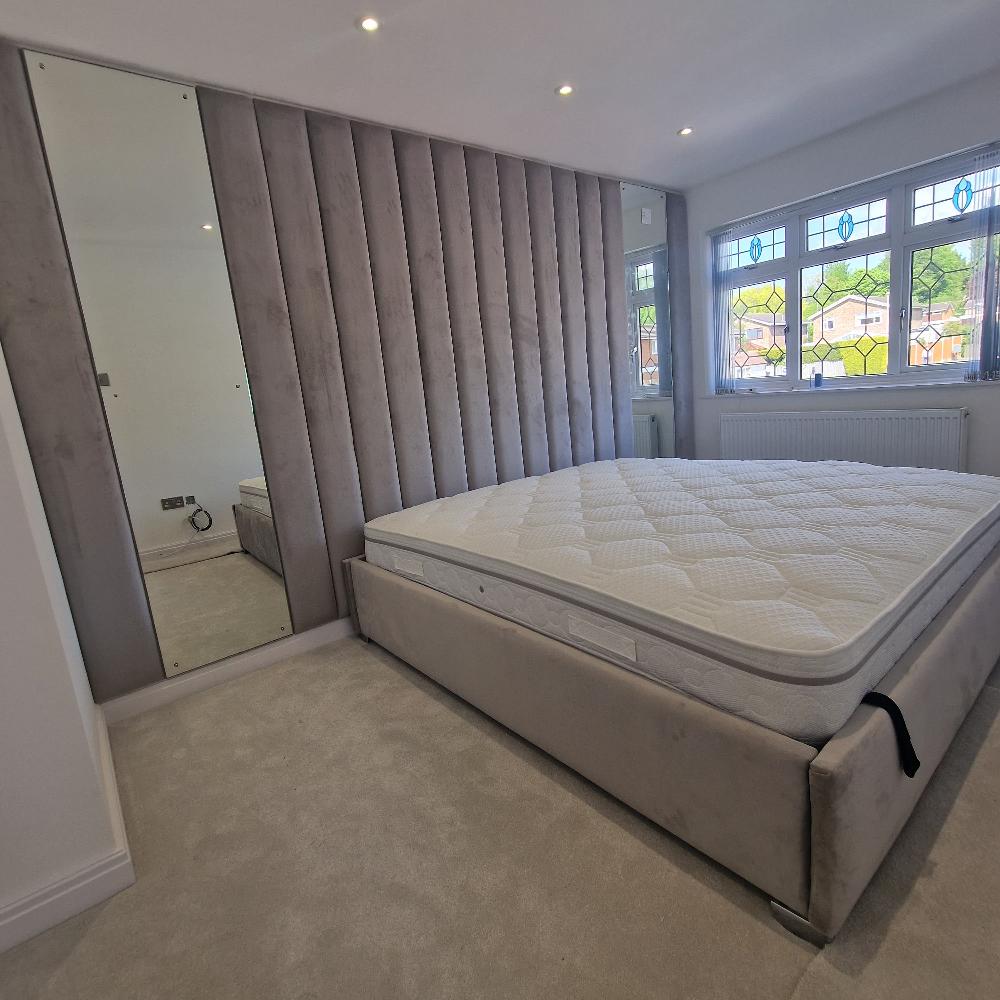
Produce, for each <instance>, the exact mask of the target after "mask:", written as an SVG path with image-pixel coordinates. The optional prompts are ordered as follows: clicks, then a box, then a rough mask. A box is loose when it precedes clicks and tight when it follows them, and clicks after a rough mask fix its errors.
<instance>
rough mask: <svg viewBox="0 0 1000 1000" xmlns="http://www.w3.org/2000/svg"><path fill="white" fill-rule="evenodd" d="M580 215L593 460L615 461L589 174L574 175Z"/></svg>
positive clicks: (596, 210) (596, 208)
mask: <svg viewBox="0 0 1000 1000" xmlns="http://www.w3.org/2000/svg"><path fill="white" fill-rule="evenodd" d="M576 198H577V207H578V211H579V214H580V262H581V265H582V268H583V303H584V307H585V308H584V312H585V314H586V319H587V367H588V368H589V370H590V403H591V413H592V417H593V423H594V457H595V458H596V459H597V460H598V461H599V462H600V461H603V460H605V459H609V458H614V457H615V418H614V412H613V409H612V406H611V358H610V356H609V354H608V305H607V299H606V298H605V292H604V237H603V234H602V231H601V189H600V186H599V185H598V181H597V178H596V177H594V176H592V175H591V174H577V175H576Z"/></svg>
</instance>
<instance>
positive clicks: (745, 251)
mask: <svg viewBox="0 0 1000 1000" xmlns="http://www.w3.org/2000/svg"><path fill="white" fill-rule="evenodd" d="M722 256H723V262H724V267H725V268H726V269H727V270H728V269H730V268H734V267H753V266H754V265H755V264H764V263H767V262H768V261H771V260H780V259H781V258H782V257H784V256H785V227H784V226H778V228H777V229H765V230H762V231H761V232H759V233H750V234H749V235H747V236H741V237H740V238H739V239H736V240H730V241H729V242H728V243H725V244H723V247H722Z"/></svg>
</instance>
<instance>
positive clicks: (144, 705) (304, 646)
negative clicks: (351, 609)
mask: <svg viewBox="0 0 1000 1000" xmlns="http://www.w3.org/2000/svg"><path fill="white" fill-rule="evenodd" d="M354 632H355V629H354V625H353V624H352V623H351V619H350V618H339V619H337V621H333V622H327V623H326V624H325V625H318V626H317V627H316V628H312V629H309V630H308V631H307V632H299V633H297V634H295V635H290V636H287V637H286V638H283V639H276V640H275V641H274V642H269V643H267V644H265V645H263V646H258V647H257V648H256V649H251V650H248V651H247V652H245V653H237V654H236V655H235V656H229V657H227V658H226V659H224V660H219V661H218V662H217V663H211V664H209V665H208V666H207V667H199V668H198V669H197V670H192V671H190V672H189V673H186V674H178V675H177V676H176V677H170V678H168V679H167V680H165V681H160V682H159V683H157V684H150V685H149V686H148V687H144V688H139V690H138V691H130V692H129V693H128V694H124V695H122V696H121V697H119V698H113V699H112V700H111V701H106V702H105V703H104V705H103V706H102V707H103V709H104V717H105V718H106V719H107V721H108V723H109V724H110V723H115V722H121V721H122V720H123V719H129V718H131V717H132V716H133V715H139V714H140V713H141V712H148V711H149V710H150V709H153V708H159V707H160V706H161V705H168V704H170V702H172V701H177V699H178V698H184V697H186V696H187V695H189V694H195V693H196V692H198V691H205V690H206V689H208V688H211V687H215V686H216V684H224V683H225V682H226V681H231V680H233V679H234V678H236V677H242V676H243V675H244V674H249V673H253V671H255V670H260V669H262V668H263V667H270V666H272V665H273V664H275V663H278V662H279V661H281V660H285V659H287V658H288V657H289V656H296V655H297V654H299V653H308V652H310V651H311V650H313V649H318V648H319V647H320V646H325V645H327V644H328V643H331V642H336V641H337V640H338V639H346V638H347V637H348V636H350V635H354Z"/></svg>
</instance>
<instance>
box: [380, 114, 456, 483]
mask: <svg viewBox="0 0 1000 1000" xmlns="http://www.w3.org/2000/svg"><path fill="white" fill-rule="evenodd" d="M393 139H394V142H395V148H396V171H397V173H398V175H399V193H400V197H401V199H402V204H403V222H404V226H405V229H406V253H407V257H408V260H409V266H410V285H411V287H412V290H413V312H414V316H415V318H416V323H417V340H418V342H419V344H420V365H421V369H422V371H423V376H424V394H425V396H426V400H427V423H428V426H429V428H430V435H431V454H432V455H433V458H434V482H435V488H436V491H437V495H438V496H439V497H449V496H454V495H455V494H456V493H464V492H465V491H466V490H467V489H468V488H469V481H468V478H467V475H466V470H465V443H464V441H463V440H462V411H461V407H460V406H459V402H458V379H457V376H456V374H455V353H454V350H453V349H452V343H451V320H450V318H449V316H448V289H447V287H446V286H445V280H444V252H443V250H442V248H441V221H440V219H439V217H438V206H437V193H436V191H435V190H434V164H433V163H432V161H431V145H430V140H429V139H426V138H424V137H423V136H419V135H409V134H408V133H405V132H397V133H396V134H395V135H394V136H393Z"/></svg>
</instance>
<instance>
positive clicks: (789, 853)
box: [346, 549, 1000, 945]
mask: <svg viewBox="0 0 1000 1000" xmlns="http://www.w3.org/2000/svg"><path fill="white" fill-rule="evenodd" d="M346 567H347V571H348V576H349V580H350V587H351V593H352V597H353V606H354V615H355V620H356V624H357V626H358V629H359V631H360V633H361V634H362V635H363V636H365V637H367V638H369V639H371V640H373V641H375V642H377V643H378V644H379V645H380V646H383V647H384V648H385V649H387V650H388V651H389V652H391V653H393V654H394V655H396V656H398V657H399V658H400V659H403V660H405V661H406V662H407V663H409V664H410V665H412V666H413V667H415V668H416V669H417V670H419V671H420V672H421V673H424V674H426V675H427V676H429V677H431V678H432V679H433V680H435V681H437V682H438V683H440V684H441V685H442V686H444V687H446V688H448V689H449V690H450V691H452V692H454V693H455V694H457V695H458V696H459V697H461V698H463V699H464V700H466V701H468V702H469V703H470V704H472V705H474V706H475V707H476V708H478V709H480V710H481V711H483V712H485V713H486V714H487V715H489V716H491V717H492V718H494V719H496V720H497V721H498V722H500V723H502V724H503V725H505V726H507V727H508V728H509V729H511V730H513V731H514V732H516V733H518V734H519V735H520V736H522V737H524V738H525V739H527V740H528V741H529V742H531V743H534V744H535V745H536V746H538V747H540V748H541V749H542V750H544V751H546V752H547V753H549V754H551V755H552V756H553V757H555V758H556V759H558V760H560V761H562V762H563V763H564V764H567V765H568V766H569V767H571V768H572V769H573V770H575V771H577V772H579V773H580V774H582V775H583V776H584V777H586V778H588V779H590V780H591V781H593V782H594V783H595V784H597V785H599V786H600V787H602V788H604V789H605V790H606V791H608V792H610V793H611V794H612V795H614V796H615V797H616V798H618V799H620V800H621V801H623V802H625V803H626V804H627V805H629V806H631V807H632V808H634V809H636V810H637V811H638V812H640V813H642V814H643V815H644V816H646V817H648V818H649V819H651V820H652V821H653V822H655V823H657V824H659V825H660V826H662V827H663V828H664V829H666V830H668V831H670V832H671V833H673V834H675V835H676V836H678V837H679V838H680V839H682V840H684V841H685V842H686V843H688V844H690V845H691V846H693V847H695V848H697V849H698V850H700V851H702V852H703V853H705V854H707V855H708V856H709V857H711V858H713V859H715V860H716V861H718V862H719V863H720V864H722V865H724V866H725V867H727V868H729V869H730V870H732V871H733V872H735V873H736V874H738V875H740V876H742V877H743V878H745V879H746V880H747V881H749V882H751V883H752V884H754V885H755V886H757V887H758V888H760V889H762V890H763V891H764V892H766V893H767V894H768V895H769V896H770V897H771V898H772V910H773V912H774V915H775V918H776V919H777V920H778V921H779V923H781V924H782V926H784V927H786V928H787V929H788V930H790V931H792V932H793V933H795V934H797V935H798V936H800V937H803V938H805V939H806V940H808V941H811V942H812V943H814V944H818V945H822V944H823V943H825V942H826V941H829V940H831V939H832V938H833V937H834V935H835V934H836V933H837V932H838V931H839V930H840V928H841V926H842V925H843V923H844V921H845V920H846V919H847V917H848V915H849V914H850V912H851V910H852V909H853V907H854V904H855V903H856V902H857V900H858V898H859V897H860V896H861V893H862V892H863V891H864V889H865V887H866V886H867V885H868V883H869V881H870V880H871V878H872V876H873V875H874V874H875V871H876V870H877V868H878V866H879V865H880V864H881V862H882V859H883V858H884V857H885V855H886V854H887V852H888V851H889V849H890V847H891V846H892V844H893V842H894V841H895V840H896V837H897V836H898V835H899V832H900V831H901V830H902V828H903V826H904V824H905V823H906V820H907V819H908V817H909V816H910V814H911V813H912V811H913V809H914V807H915V806H916V803H917V801H918V800H919V798H920V795H921V793H922V792H923V789H924V788H925V787H926V785H927V782H928V781H929V780H930V777H931V775H932V774H933V772H934V770H935V769H936V768H937V765H938V764H939V763H940V761H941V758H942V757H943V756H944V753H945V751H946V750H947V748H948V745H949V744H950V743H951V740H952V738H953V737H954V735H955V733H956V732H957V731H958V728H959V726H960V725H961V723H962V721H963V720H964V718H965V716H966V714H967V713H968V711H969V709H970V708H971V707H972V705H973V703H974V701H975V699H976V697H977V696H978V694H979V692H980V690H981V689H982V686H983V684H984V683H985V681H986V678H987V677H988V676H989V673H990V671H991V669H992V667H993V666H994V664H995V663H996V660H997V656H998V655H1000V615H998V614H997V613H996V608H997V606H998V599H1000V549H997V550H995V551H994V552H993V553H992V554H991V555H990V557H989V558H988V559H987V560H986V561H985V562H984V563H983V565H982V566H981V567H980V568H979V570H978V571H977V572H976V573H975V574H974V575H973V576H972V577H971V578H970V579H969V580H968V581H967V583H966V584H965V586H964V587H963V588H962V589H961V591H959V593H958V594H956V595H955V597H954V598H953V599H952V601H951V602H949V604H948V605H947V606H946V607H945V608H944V610H943V611H942V612H941V613H940V614H939V615H938V616H937V618H935V619H934V621H933V622H932V623H931V624H930V625H929V626H928V628H927V629H926V630H925V631H924V633H923V634H922V635H921V636H920V637H919V638H918V640H917V641H916V642H915V643H914V644H913V646H912V647H911V648H910V649H909V650H908V651H907V653H906V654H904V656H903V657H902V658H901V659H900V661H899V662H898V663H897V664H896V666H895V667H894V668H893V669H892V670H891V671H890V672H889V674H888V675H887V676H886V677H885V678H884V680H883V681H882V683H881V684H879V686H878V690H880V691H883V692H885V693H886V694H888V695H890V696H891V697H892V698H893V699H894V700H895V701H896V703H897V704H898V705H899V706H900V708H901V709H902V711H903V713H904V715H905V717H906V720H907V724H908V726H909V730H910V734H911V736H912V739H913V743H914V746H915V748H916V750H917V753H918V755H919V757H920V759H921V761H922V766H921V768H920V770H919V771H918V772H917V774H916V776H915V777H914V778H907V777H906V776H905V775H904V774H903V772H902V769H901V767H900V764H899V756H898V751H897V745H896V739H895V733H894V730H893V727H892V723H891V721H890V719H889V717H888V715H887V714H886V713H885V712H884V711H881V710H878V709H875V708H873V707H872V706H870V705H861V706H859V707H858V709H857V711H855V713H854V714H853V715H852V716H851V718H850V719H849V720H848V722H847V723H846V724H845V725H844V727H843V728H842V729H841V730H840V731H839V732H837V733H836V734H835V735H834V736H833V737H832V738H831V739H830V740H829V741H828V742H827V743H826V744H825V745H824V746H823V748H822V749H821V750H817V749H816V748H814V747H812V746H809V745H807V744H805V743H801V742H799V741H797V740H793V739H791V738H789V737H786V736H783V735H781V734H780V733H775V732H773V731H771V730H769V729H765V728H764V727H762V726H758V725H756V724H755V723H752V722H749V721H747V720H745V719H740V718H737V717H735V716H732V715H729V714H728V713H726V712H723V711H721V710H720V709H717V708H715V707H713V706H711V705H708V704H705V703H704V702H701V701H698V700H697V699H695V698H692V697H690V696H688V695H685V694H683V693H682V692H679V691H675V690H673V689H672V688H668V687H665V686H664V685H661V684H657V683H656V682H654V681H651V680H649V679H647V678H645V677H642V676H640V675H638V674H634V673H631V672H629V671H627V670H623V669H621V668H620V667H617V666H612V665H611V664H608V663H606V662H605V661H604V660H601V659H599V658H597V657H595V656H592V655H591V654H589V653H586V652H583V651H581V650H578V649H575V648H573V647H571V646H567V645H565V644H564V643H561V642H558V641H556V640H554V639H549V638H548V637H546V636H543V635H540V634H539V633H536V632H533V631H531V630H530V629H526V628H524V627H523V626H521V625H517V624H515V623H513V622H509V621H507V620H505V619H502V618H499V617H497V616H496V615H493V614H490V613H488V612H485V611H482V610H480V609H478V608H475V607H473V606H471V605H468V604H465V603H463V602H461V601H458V600H456V599H455V598H453V597H449V596H447V595H445V594H440V593H438V592H436V591H434V590H431V589H430V588H429V587H425V586H422V585H420V584H417V583H413V582H412V581H409V580H406V579H403V578H402V577H398V576H395V575H394V574H391V573H388V572H386V571H385V570H382V569H380V568H378V567H376V566H373V565H371V564H369V563H367V562H365V561H364V559H363V558H362V557H359V558H357V559H353V560H348V562H347V563H346Z"/></svg>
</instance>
